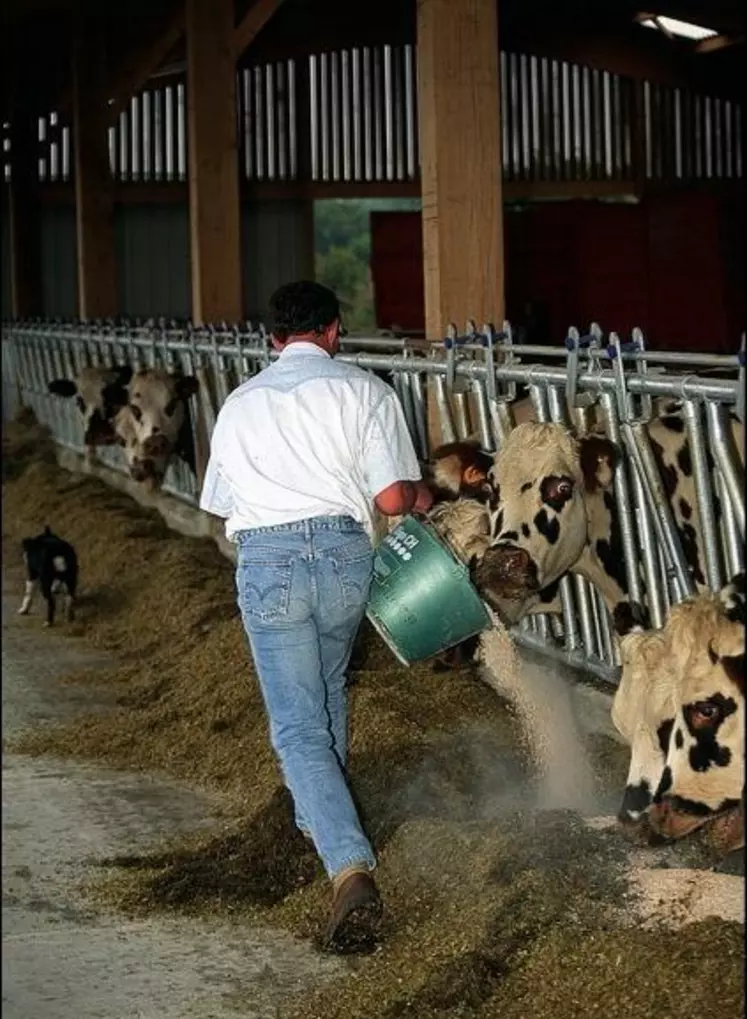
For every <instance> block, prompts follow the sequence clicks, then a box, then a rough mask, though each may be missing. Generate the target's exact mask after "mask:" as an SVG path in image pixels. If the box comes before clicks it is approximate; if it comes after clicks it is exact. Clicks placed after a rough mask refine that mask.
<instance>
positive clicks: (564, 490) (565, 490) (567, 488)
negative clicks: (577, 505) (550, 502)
mask: <svg viewBox="0 0 747 1019" xmlns="http://www.w3.org/2000/svg"><path fill="white" fill-rule="evenodd" d="M555 490H556V492H557V493H558V495H570V494H571V492H572V491H573V482H572V481H569V480H568V479H567V478H561V479H560V481H559V482H558V483H557V485H556V487H555Z"/></svg>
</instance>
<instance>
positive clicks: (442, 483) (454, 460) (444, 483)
mask: <svg viewBox="0 0 747 1019" xmlns="http://www.w3.org/2000/svg"><path fill="white" fill-rule="evenodd" d="M429 473H430V476H431V480H432V483H433V484H434V485H435V487H436V488H438V489H443V490H445V491H447V492H453V493H454V494H456V493H457V492H458V491H459V488H460V486H461V484H462V459H461V457H460V456H459V454H458V453H456V452H454V453H449V454H448V455H446V456H438V455H435V456H434V458H433V462H432V463H431V465H430V472H429Z"/></svg>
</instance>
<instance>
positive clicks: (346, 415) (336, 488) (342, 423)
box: [200, 341, 421, 540]
mask: <svg viewBox="0 0 747 1019" xmlns="http://www.w3.org/2000/svg"><path fill="white" fill-rule="evenodd" d="M420 478H421V471H420V465H419V464H418V460H417V457H416V455H415V450H414V449H413V445H412V440H411V439H410V434H409V432H408V430H407V425H406V423H405V418H404V414H403V413H402V407H401V405H400V402H399V399H398V398H397V395H396V393H395V392H394V390H393V389H391V388H390V387H389V386H387V385H386V384H385V383H384V382H382V381H381V380H380V379H378V378H377V377H376V376H375V375H372V374H370V373H369V372H366V371H363V370H362V369H361V368H358V367H356V366H354V365H348V364H344V363H343V362H341V361H338V360H336V359H334V358H332V357H330V356H329V355H328V354H327V353H326V352H325V351H323V350H322V349H321V348H319V347H317V346H316V345H315V344H313V343H305V342H301V341H296V342H295V343H291V344H289V345H288V346H287V347H286V348H285V349H284V350H283V351H282V353H281V354H280V357H279V358H278V359H277V360H276V361H275V362H274V363H273V364H271V365H270V366H269V367H268V368H265V369H264V370H263V371H261V372H260V373H259V374H258V375H255V376H254V378H252V379H249V381H248V382H245V383H243V384H242V385H240V386H239V387H238V388H237V389H235V390H234V391H233V392H232V393H231V394H230V396H229V397H228V399H227V400H226V402H225V403H224V405H223V407H222V408H221V410H220V412H219V414H218V419H217V421H216V424H215V429H214V431H213V436H212V439H211V443H210V460H209V462H208V466H207V471H206V474H205V481H204V484H203V487H202V495H201V497H200V508H201V509H203V510H205V511H206V512H208V513H212V514H214V515H215V516H219V517H223V518H225V519H226V537H227V538H228V539H229V540H233V539H234V537H235V535H236V534H237V533H238V532H239V531H244V530H251V529H253V528H256V527H275V526H277V525H279V524H287V523H295V522H296V521H299V520H305V519H308V518H311V517H319V516H350V517H352V518H353V519H354V520H357V521H358V522H359V523H360V524H362V525H363V526H364V527H365V529H366V531H367V532H368V534H369V535H370V536H371V537H372V538H373V533H374V516H373V500H374V497H375V496H376V495H378V494H379V492H382V491H383V490H384V489H385V488H388V487H389V486H390V485H392V484H394V483H395V482H396V481H418V480H420Z"/></svg>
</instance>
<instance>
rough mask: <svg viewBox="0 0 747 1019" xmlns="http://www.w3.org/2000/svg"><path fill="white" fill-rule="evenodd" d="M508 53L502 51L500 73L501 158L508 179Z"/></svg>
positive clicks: (509, 174) (509, 170) (509, 138)
mask: <svg viewBox="0 0 747 1019" xmlns="http://www.w3.org/2000/svg"><path fill="white" fill-rule="evenodd" d="M509 63H510V61H509V58H508V54H506V53H504V52H503V50H501V52H500V74H501V95H500V104H501V159H502V163H503V175H504V177H505V178H506V180H509V179H510V177H511V134H510V130H509V128H510V123H509V122H510V112H509V111H510V106H511V98H510V93H509V87H508V73H509Z"/></svg>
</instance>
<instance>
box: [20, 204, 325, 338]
mask: <svg viewBox="0 0 747 1019" xmlns="http://www.w3.org/2000/svg"><path fill="white" fill-rule="evenodd" d="M241 217H242V231H241V238H242V240H241V244H242V251H241V258H242V270H241V271H242V287H243V294H244V313H245V315H246V317H247V318H253V319H257V318H260V317H264V316H265V315H266V313H267V299H268V297H269V296H270V294H271V293H272V291H273V290H274V289H275V287H277V286H279V285H280V284H281V283H287V282H288V281H289V280H292V279H302V278H304V279H312V278H313V272H314V224H313V213H312V205H311V202H306V201H295V200H281V201H275V202H264V203H261V204H260V203H251V204H250V203H245V204H244V206H243V208H242V212H241ZM114 237H115V245H116V252H117V275H118V280H117V287H118V300H119V307H118V311H119V314H120V315H124V316H127V317H128V318H140V319H145V318H150V317H157V316H161V315H163V316H165V317H166V318H179V319H185V318H189V317H190V314H191V304H192V301H191V293H190V265H189V214H188V210H187V208H186V206H183V205H179V204H177V203H164V204H160V205H159V204H147V205H136V204H129V203H128V204H127V205H119V206H117V208H116V209H115V216H114ZM9 254H10V235H9V225H8V217H7V216H3V217H2V299H3V308H4V309H5V311H4V314H6V315H8V316H9V315H10V262H9ZM41 259H42V276H43V278H42V307H41V309H40V313H41V314H42V315H44V316H45V317H48V318H75V316H76V315H77V308H78V296H77V287H78V282H77V260H76V239H75V209H74V207H73V206H72V205H46V206H45V207H44V208H43V210H42V222H41Z"/></svg>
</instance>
